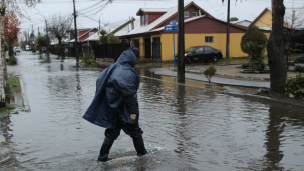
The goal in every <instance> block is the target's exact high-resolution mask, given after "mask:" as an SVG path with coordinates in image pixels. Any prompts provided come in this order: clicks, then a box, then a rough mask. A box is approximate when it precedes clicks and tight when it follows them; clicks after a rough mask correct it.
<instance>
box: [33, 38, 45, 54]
mask: <svg viewBox="0 0 304 171" xmlns="http://www.w3.org/2000/svg"><path fill="white" fill-rule="evenodd" d="M35 43H36V45H37V46H38V50H39V53H40V54H42V47H43V46H47V45H48V42H47V37H46V35H44V36H40V35H38V36H37V38H36V42H35Z"/></svg>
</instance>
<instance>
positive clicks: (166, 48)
mask: <svg viewBox="0 0 304 171" xmlns="http://www.w3.org/2000/svg"><path fill="white" fill-rule="evenodd" d="M243 35H244V33H231V34H230V57H242V56H248V54H246V53H243V52H242V50H241V45H240V43H241V40H242V36H243ZM265 35H266V36H267V37H268V38H269V36H270V33H265ZM206 36H213V43H205V37H206ZM153 37H160V41H161V43H162V60H163V61H168V60H174V54H173V52H174V51H173V34H162V35H157V36H151V42H152V41H153ZM134 39H139V43H144V39H143V37H135V38H132V39H131V42H132V43H133V40H134ZM177 45H178V34H175V54H177V52H178V48H177ZM191 46H212V47H214V48H216V49H218V50H221V51H222V54H223V57H226V33H218V34H212V33H211V34H185V48H186V49H187V48H189V47H191ZM139 48H140V49H139V50H140V57H141V59H144V56H145V47H144V46H142V45H141V46H140V47H139ZM151 56H152V43H151Z"/></svg>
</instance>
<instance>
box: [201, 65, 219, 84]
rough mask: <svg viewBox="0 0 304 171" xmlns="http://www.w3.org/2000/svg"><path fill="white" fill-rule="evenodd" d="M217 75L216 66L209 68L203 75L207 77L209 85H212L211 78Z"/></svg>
mask: <svg viewBox="0 0 304 171" xmlns="http://www.w3.org/2000/svg"><path fill="white" fill-rule="evenodd" d="M215 73H216V68H215V67H214V66H209V67H208V68H207V69H206V70H205V71H204V72H203V74H204V75H205V76H206V77H207V79H208V80H209V84H210V83H211V77H212V76H214V75H215Z"/></svg>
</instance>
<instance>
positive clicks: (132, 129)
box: [105, 117, 143, 139]
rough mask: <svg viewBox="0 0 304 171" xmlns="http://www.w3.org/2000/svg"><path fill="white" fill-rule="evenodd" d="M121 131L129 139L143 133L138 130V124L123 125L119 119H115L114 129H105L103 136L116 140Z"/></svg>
mask: <svg viewBox="0 0 304 171" xmlns="http://www.w3.org/2000/svg"><path fill="white" fill-rule="evenodd" d="M121 129H122V130H123V131H124V132H125V133H126V134H127V135H129V136H130V137H131V138H137V137H140V136H141V135H142V134H143V131H142V130H141V129H140V127H139V125H138V122H137V123H136V124H127V123H123V122H122V121H121V119H120V117H117V126H116V128H114V129H106V130H105V136H106V137H108V138H111V139H116V138H117V137H118V136H119V135H120V131H121Z"/></svg>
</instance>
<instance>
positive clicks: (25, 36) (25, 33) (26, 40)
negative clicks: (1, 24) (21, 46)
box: [22, 30, 28, 44]
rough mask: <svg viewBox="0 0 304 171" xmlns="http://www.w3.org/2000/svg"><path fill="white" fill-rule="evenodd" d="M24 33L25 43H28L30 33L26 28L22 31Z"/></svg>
mask: <svg viewBox="0 0 304 171" xmlns="http://www.w3.org/2000/svg"><path fill="white" fill-rule="evenodd" d="M22 34H23V36H24V38H25V40H24V41H25V44H27V43H28V33H27V31H26V30H24V31H23V32H22Z"/></svg>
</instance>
